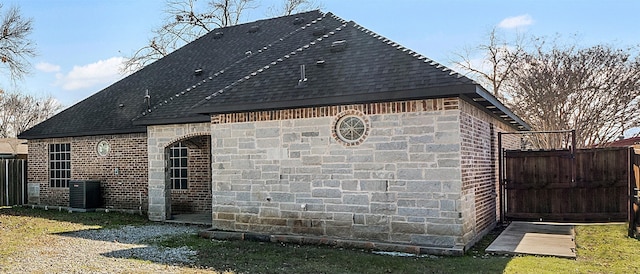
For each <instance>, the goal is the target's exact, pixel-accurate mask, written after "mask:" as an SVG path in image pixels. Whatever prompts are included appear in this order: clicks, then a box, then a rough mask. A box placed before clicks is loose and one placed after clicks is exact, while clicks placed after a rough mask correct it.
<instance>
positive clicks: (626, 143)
mask: <svg viewBox="0 0 640 274" xmlns="http://www.w3.org/2000/svg"><path fill="white" fill-rule="evenodd" d="M604 146H605V147H632V148H633V149H634V150H635V152H636V154H637V153H640V136H636V137H631V138H626V139H620V140H616V141H613V142H610V143H607V144H605V145H604Z"/></svg>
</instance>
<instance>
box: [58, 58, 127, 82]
mask: <svg viewBox="0 0 640 274" xmlns="http://www.w3.org/2000/svg"><path fill="white" fill-rule="evenodd" d="M124 60H125V59H124V58H122V57H111V58H109V59H107V60H100V61H98V62H95V63H91V64H88V65H84V66H74V67H73V69H72V70H71V71H70V72H69V73H67V74H66V75H65V74H62V73H58V74H57V75H56V78H57V79H58V80H57V82H56V85H57V86H61V87H62V89H64V90H77V89H83V88H90V87H94V86H97V85H101V84H109V83H112V82H114V81H116V80H118V79H120V78H122V76H123V75H122V74H121V73H120V67H121V66H122V62H123V61H124Z"/></svg>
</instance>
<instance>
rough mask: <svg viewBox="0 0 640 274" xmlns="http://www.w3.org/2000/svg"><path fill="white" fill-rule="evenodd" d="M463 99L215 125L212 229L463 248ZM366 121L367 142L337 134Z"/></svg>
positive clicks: (264, 115) (271, 114)
mask: <svg viewBox="0 0 640 274" xmlns="http://www.w3.org/2000/svg"><path fill="white" fill-rule="evenodd" d="M459 103H460V101H459V100H458V99H457V98H450V99H437V100H418V101H408V102H394V103H377V104H368V105H353V106H334V107H325V108H309V109H300V110H283V111H267V112H260V113H245V114H228V115H219V116H214V117H212V124H211V134H212V155H213V165H212V166H213V173H212V178H213V221H214V227H216V228H219V229H228V230H237V231H257V232H267V233H287V234H311V235H326V236H331V237H339V238H350V239H367V240H379V241H387V242H403V243H412V244H420V245H428V246H440V247H454V246H461V245H462V246H464V245H465V244H466V242H465V241H466V240H465V239H464V238H463V237H462V235H464V234H465V231H464V229H465V227H464V222H465V219H467V218H469V217H470V216H466V215H465V214H463V212H462V210H463V204H462V196H461V188H462V182H461V173H462V172H461V166H460V157H461V152H460V151H461V145H460V142H461V140H460V138H461V137H460V110H459V109H458V106H459ZM344 111H357V112H360V113H361V114H362V115H363V116H364V117H366V120H368V122H369V123H370V131H369V135H368V137H367V138H366V139H365V140H364V141H363V142H362V143H361V144H359V145H353V146H345V145H344V144H343V143H342V142H340V141H339V140H337V139H336V138H335V136H334V133H333V132H332V128H331V127H332V125H334V124H335V120H336V117H337V116H339V115H340V113H342V112H344Z"/></svg>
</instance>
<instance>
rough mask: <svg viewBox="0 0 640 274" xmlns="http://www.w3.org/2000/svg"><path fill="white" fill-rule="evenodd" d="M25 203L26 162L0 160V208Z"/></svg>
mask: <svg viewBox="0 0 640 274" xmlns="http://www.w3.org/2000/svg"><path fill="white" fill-rule="evenodd" d="M26 202H27V161H26V160H22V159H0V206H11V205H23V204H26Z"/></svg>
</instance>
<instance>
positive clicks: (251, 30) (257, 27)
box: [247, 26, 260, 33]
mask: <svg viewBox="0 0 640 274" xmlns="http://www.w3.org/2000/svg"><path fill="white" fill-rule="evenodd" d="M259 30H260V26H251V27H250V28H249V30H248V31H247V32H248V33H256V32H258V31H259Z"/></svg>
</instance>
